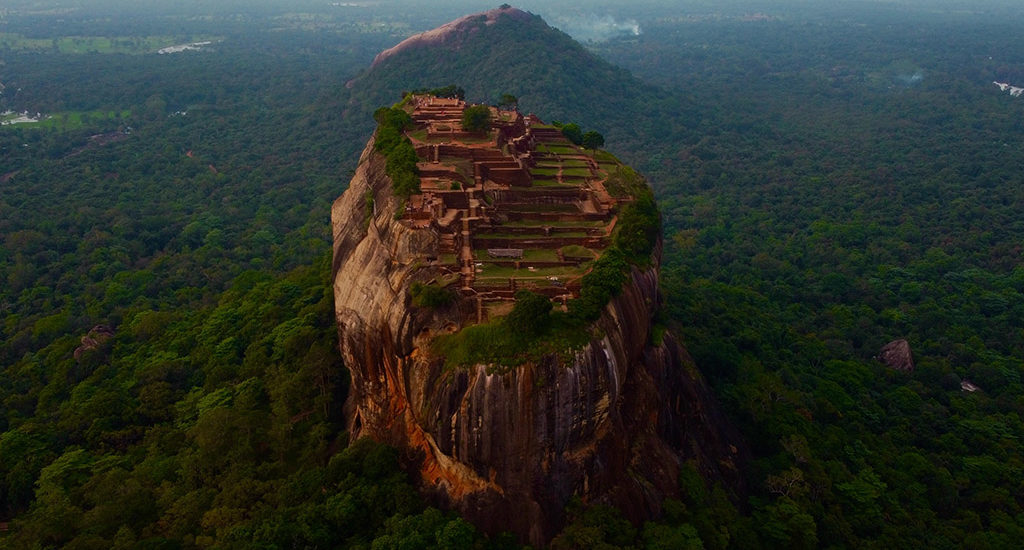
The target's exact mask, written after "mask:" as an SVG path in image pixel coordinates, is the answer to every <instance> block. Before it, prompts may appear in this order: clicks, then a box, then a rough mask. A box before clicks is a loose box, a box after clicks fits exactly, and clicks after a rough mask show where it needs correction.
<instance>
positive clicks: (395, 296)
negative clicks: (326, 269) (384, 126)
mask: <svg viewBox="0 0 1024 550" xmlns="http://www.w3.org/2000/svg"><path fill="white" fill-rule="evenodd" d="M399 204H400V201H399V200H398V199H396V198H395V197H394V196H393V195H392V193H391V182H390V180H389V178H388V177H387V175H386V174H385V160H384V158H383V157H382V156H381V155H379V154H378V153H376V152H375V151H374V149H373V141H372V140H371V142H370V144H369V145H367V147H366V149H365V151H364V152H363V154H362V156H361V158H360V161H359V166H358V169H357V171H356V173H355V176H354V178H353V179H352V182H351V184H350V186H349V188H348V190H347V191H346V192H345V193H344V194H343V195H342V196H341V197H340V198H339V199H338V200H337V201H336V202H335V203H334V205H333V209H332V225H333V232H334V264H333V275H334V293H335V304H336V305H335V308H336V315H337V323H338V331H339V339H340V348H341V352H342V354H343V356H344V360H345V363H346V365H347V367H348V368H349V369H350V371H351V376H352V385H351V393H350V395H349V400H348V403H347V405H346V412H347V419H348V423H349V430H350V433H351V437H352V438H353V439H355V438H359V437H371V438H374V439H376V440H380V441H384V442H387V443H390V444H392V445H395V446H397V447H399V448H400V449H403V450H404V451H405V457H406V463H407V465H408V466H409V468H410V469H411V470H413V471H414V472H416V473H417V475H418V476H419V478H420V480H421V482H422V483H421V484H422V488H423V490H424V491H425V492H426V493H427V494H429V495H432V496H433V497H435V499H436V501H437V502H438V503H439V504H441V505H445V506H449V507H453V508H455V509H457V510H459V511H460V513H462V514H463V515H464V516H465V517H467V518H468V519H470V520H471V521H473V522H474V523H475V524H476V525H478V526H479V527H480V528H482V529H483V530H485V531H487V532H491V533H494V532H500V531H504V530H512V531H513V532H515V533H517V534H518V535H519V536H520V537H521V538H522V539H523V540H524V541H529V542H532V543H533V544H536V545H543V544H545V543H546V542H547V541H548V540H550V538H551V537H552V536H553V535H554V534H555V533H557V531H558V530H559V529H560V528H561V526H562V524H563V523H564V512H563V510H564V507H565V505H566V504H567V502H568V501H569V500H570V498H571V497H572V496H573V495H579V496H580V497H581V498H582V499H583V500H584V501H588V502H606V503H610V504H613V505H617V506H619V507H620V508H621V509H622V510H623V511H624V512H625V513H626V514H627V515H628V516H629V517H630V518H631V519H632V520H634V521H641V520H643V519H646V518H650V517H652V516H654V515H656V514H657V513H658V512H659V511H660V506H661V503H662V501H663V499H664V498H665V497H668V496H672V495H673V494H675V493H676V492H677V472H678V467H679V465H680V463H681V462H682V461H686V460H690V461H693V462H694V463H695V464H696V465H697V466H698V468H699V469H700V470H701V471H702V472H703V473H705V474H706V475H708V476H711V477H716V478H719V479H722V478H725V480H726V481H727V482H730V484H731V485H732V486H733V487H735V486H737V484H738V483H739V481H738V479H739V475H738V473H737V465H736V462H737V459H738V457H737V451H736V448H735V447H733V446H732V445H731V444H730V442H731V436H727V435H725V434H729V433H731V432H730V430H729V429H728V426H727V423H726V422H725V421H724V419H723V418H721V416H720V414H719V413H717V412H716V409H715V408H714V407H713V406H712V403H711V400H710V398H709V395H708V394H707V391H706V389H705V386H704V385H703V384H702V383H701V382H699V381H698V375H697V374H696V372H695V370H694V369H693V365H692V362H691V360H690V358H689V357H688V356H687V354H686V352H685V350H684V349H683V348H682V347H681V346H680V345H679V344H678V343H677V342H676V341H675V340H673V338H672V337H671V335H665V337H664V338H662V339H661V341H660V342H657V343H652V335H651V330H652V329H651V319H652V316H653V314H654V311H655V309H656V308H657V307H658V303H659V300H660V295H659V291H658V281H657V270H656V269H655V268H650V269H646V270H639V269H634V270H633V272H632V277H630V278H629V280H628V282H627V284H626V285H625V287H624V288H623V289H622V292H621V293H620V294H619V295H618V296H616V297H614V298H613V299H612V300H611V302H610V303H609V304H608V305H607V307H606V308H605V310H604V312H603V314H602V315H601V317H600V319H599V320H598V321H597V323H596V330H595V332H594V334H597V335H599V336H598V337H595V338H594V339H593V340H592V341H591V342H590V343H589V345H587V346H586V347H585V348H584V349H582V350H579V351H577V352H575V353H573V354H572V356H571V357H557V356H550V357H545V358H544V359H543V360H541V361H538V362H536V363H535V364H527V365H523V366H520V367H517V368H514V369H512V370H510V371H507V372H503V373H498V372H493V369H492V370H489V369H488V367H487V366H486V365H476V366H473V367H471V368H460V369H445V368H444V367H443V361H442V360H441V359H440V358H437V357H434V356H432V355H431V354H430V353H429V352H428V344H429V342H430V341H431V340H432V338H434V337H435V336H436V335H438V334H441V333H445V332H451V331H453V330H458V329H459V328H461V326H463V324H464V316H465V313H464V312H462V311H461V310H460V309H459V308H458V307H451V308H440V309H427V308H417V307H415V306H413V305H412V301H411V298H410V294H409V289H410V285H411V284H412V283H413V282H415V281H425V280H429V279H430V278H432V277H433V276H434V275H435V274H433V273H431V270H432V268H431V267H430V265H431V264H430V262H429V261H428V259H429V258H435V257H437V250H438V245H439V243H438V236H437V234H436V233H434V232H432V231H431V230H429V229H417V228H413V227H411V226H410V225H409V224H406V223H402V222H400V221H396V219H395V218H396V216H395V214H396V210H397V209H398V208H399ZM655 254H656V255H657V254H658V251H656V252H655ZM656 259H657V258H655V260H656ZM654 265H657V262H656V261H655V262H654Z"/></svg>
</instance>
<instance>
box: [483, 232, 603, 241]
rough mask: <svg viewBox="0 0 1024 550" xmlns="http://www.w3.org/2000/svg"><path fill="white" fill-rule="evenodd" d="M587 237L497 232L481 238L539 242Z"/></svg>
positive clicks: (579, 235) (567, 233)
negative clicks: (540, 240) (542, 240)
mask: <svg viewBox="0 0 1024 550" xmlns="http://www.w3.org/2000/svg"><path fill="white" fill-rule="evenodd" d="M586 236H588V235H587V232H586V231H565V232H561V233H556V234H554V235H551V236H550V237H548V236H546V235H544V233H536V234H525V235H524V234H522V233H500V232H497V231H495V232H494V233H481V234H480V237H482V238H486V239H510V240H519V239H532V240H537V239H544V238H550V239H556V238H563V237H586Z"/></svg>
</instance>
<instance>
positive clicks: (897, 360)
mask: <svg viewBox="0 0 1024 550" xmlns="http://www.w3.org/2000/svg"><path fill="white" fill-rule="evenodd" d="M877 359H878V360H879V361H881V362H883V363H885V365H886V366H887V367H889V368H893V369H896V370H898V371H902V372H912V371H913V370H914V356H913V355H912V354H911V353H910V344H909V343H907V341H906V340H893V341H892V342H889V343H888V344H886V345H884V346H882V349H881V351H879V352H878V357H877Z"/></svg>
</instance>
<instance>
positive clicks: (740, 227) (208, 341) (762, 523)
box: [0, 0, 1024, 548]
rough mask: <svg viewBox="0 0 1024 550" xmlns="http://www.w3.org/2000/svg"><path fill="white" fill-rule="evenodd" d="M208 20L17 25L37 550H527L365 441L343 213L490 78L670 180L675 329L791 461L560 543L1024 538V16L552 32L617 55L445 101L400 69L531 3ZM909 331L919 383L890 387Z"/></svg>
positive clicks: (22, 334)
mask: <svg viewBox="0 0 1024 550" xmlns="http://www.w3.org/2000/svg"><path fill="white" fill-rule="evenodd" d="M208 4H209V3H206V2H184V3H181V2H176V3H172V4H167V3H157V2H145V3H143V2H140V3H130V4H128V3H120V2H113V1H111V2H99V1H89V2H86V1H81V2H70V3H62V4H61V5H60V6H58V7H55V6H51V5H48V4H47V3H46V2H36V1H31V2H30V1H27V0H15V1H11V2H7V3H5V6H4V7H3V8H0V113H6V112H7V111H12V113H10V114H4V115H2V118H0V121H4V122H7V121H12V120H14V119H15V118H17V117H18V116H21V115H22V113H23V112H28V113H29V115H31V117H30V118H32V119H36V113H38V114H39V117H38V121H37V122H26V123H19V124H4V125H2V126H0V319H2V323H0V342H2V347H0V523H3V524H8V526H7V530H6V531H0V545H2V546H9V547H12V548H31V547H34V546H37V545H39V546H42V547H60V546H68V547H72V548H114V547H118V548H120V547H147V546H152V547H161V548H163V547H166V548H200V547H204V548H205V547H211V546H217V547H239V548H242V547H245V548H251V547H254V546H255V547H266V548H277V547H290V546H313V545H320V546H345V547H364V548H371V547H372V548H391V547H398V546H402V545H407V546H406V547H438V548H462V547H465V548H472V547H477V546H480V545H489V546H493V547H509V546H514V545H513V544H512V542H511V541H510V540H508V539H505V538H497V539H493V540H489V541H487V540H485V539H484V537H482V535H480V534H479V533H478V532H476V531H475V530H474V528H473V527H472V526H470V525H468V524H467V523H465V522H464V521H462V520H460V519H458V518H456V517H454V516H452V515H449V514H444V513H441V512H439V511H437V510H436V509H433V508H430V507H428V506H427V504H425V503H424V502H423V501H422V500H421V499H420V497H418V496H417V495H416V493H415V491H414V489H413V486H412V484H411V482H410V480H409V479H408V478H407V477H406V476H405V475H404V474H403V473H401V470H400V469H399V467H398V464H399V463H400V459H401V457H399V456H397V454H396V453H395V451H394V450H391V449H387V448H383V447H380V446H375V445H372V444H369V443H365V442H364V443H360V444H358V445H354V446H348V445H347V437H346V434H345V433H344V432H343V425H342V422H341V414H342V412H341V403H342V401H343V399H344V395H345V392H346V388H347V381H346V377H345V371H344V369H343V366H342V365H341V364H340V360H339V358H338V354H337V352H336V347H335V330H334V327H333V318H332V311H333V309H332V302H331V300H332V298H331V296H332V294H331V288H330V283H329V269H330V262H329V255H330V235H329V230H328V220H327V217H328V211H329V205H330V202H331V201H332V200H333V199H334V198H335V197H336V196H337V195H338V194H340V193H341V191H342V190H343V189H344V187H345V184H346V182H347V179H348V173H349V171H350V170H351V169H352V168H353V167H354V165H355V162H356V160H357V158H358V154H359V151H360V150H361V149H362V148H363V146H364V144H365V143H366V139H367V137H368V136H369V132H370V131H371V130H372V128H373V124H374V121H373V119H372V116H371V114H372V110H373V109H374V108H376V107H377V106H379V105H380V104H382V103H383V102H384V101H387V100H389V99H393V98H394V97H395V95H394V92H395V91H398V90H404V89H413V88H417V87H421V86H441V85H446V84H450V83H453V82H454V83H457V84H459V85H461V86H463V87H465V88H466V90H467V92H468V94H469V95H470V96H471V97H470V99H475V100H483V101H490V102H497V101H499V100H500V95H501V94H505V93H511V94H514V95H515V96H516V97H517V98H518V99H519V106H520V108H522V109H524V110H533V111H536V112H537V113H538V114H542V115H543V116H545V118H562V119H563V120H565V121H572V122H576V123H579V124H580V125H581V126H582V127H585V128H594V129H596V130H597V131H599V132H601V133H602V134H603V135H604V136H606V137H607V144H606V145H605V148H607V149H608V150H610V151H612V152H614V153H616V154H617V155H621V156H622V158H623V159H625V160H626V161H627V162H629V163H630V164H633V165H635V166H637V167H638V168H640V169H641V170H642V171H643V172H644V173H645V174H646V175H647V177H648V179H649V181H650V182H651V184H652V186H653V187H654V189H655V193H656V196H657V198H658V200H659V206H660V209H661V211H662V213H663V226H664V231H665V237H666V249H665V259H664V265H663V271H662V276H663V277H662V278H663V281H662V285H663V290H664V293H665V296H666V304H665V308H664V312H663V314H662V316H661V319H660V320H659V321H660V322H661V323H663V324H665V325H667V326H669V327H671V328H673V329H674V330H677V331H679V332H680V333H681V334H682V335H683V337H684V340H685V342H686V344H687V347H688V348H689V350H690V352H691V353H692V354H693V355H694V356H695V358H696V361H697V364H698V365H699V366H700V368H701V369H702V371H703V373H704V375H705V376H706V378H707V379H708V380H709V381H710V382H711V384H712V386H713V387H714V389H715V392H716V395H717V396H718V398H719V399H720V400H721V402H722V403H723V405H724V406H725V409H726V410H727V411H728V413H729V415H730V417H731V418H732V420H733V421H734V422H735V423H736V424H737V425H738V426H739V427H740V429H741V431H742V433H743V434H744V436H745V438H746V440H747V441H748V443H749V445H750V450H751V453H752V456H753V457H754V458H753V461H752V463H751V464H750V466H749V472H748V486H749V495H746V496H745V497H743V498H740V499H738V500H733V501H730V499H729V498H727V497H726V491H725V490H724V489H723V488H722V487H719V486H717V485H716V484H715V483H714V482H713V481H705V480H701V479H700V478H699V477H697V475H696V472H693V471H690V470H688V469H687V468H686V467H684V475H683V476H682V478H683V481H682V487H681V489H682V494H683V495H684V496H683V497H682V498H681V499H680V500H679V501H673V502H670V503H667V504H666V507H665V509H666V514H665V516H664V517H663V518H661V519H660V520H659V521H657V522H653V523H649V524H647V525H643V526H631V525H629V524H628V523H624V522H623V521H621V518H619V517H618V516H617V513H616V512H615V511H614V510H612V509H608V508H604V507H601V506H596V507H587V506H584V505H583V504H582V503H573V504H571V505H570V512H571V515H572V517H573V518H574V522H573V523H572V524H571V525H570V526H568V527H567V528H566V530H565V532H564V533H563V534H562V535H560V536H559V538H557V539H556V541H555V542H554V546H556V547H560V548H576V547H580V548H582V547H594V546H596V545H597V544H599V543H604V544H608V545H610V547H643V548H663V547H694V548H696V547H701V546H703V547H706V548H727V547H757V546H764V547H818V546H833V547H849V546H863V545H866V546H879V547H906V546H920V545H925V544H926V545H929V546H934V547H939V548H959V547H979V548H984V547H1012V546H1014V545H1015V543H1016V541H1018V540H1020V538H1021V536H1022V535H1024V510H1022V505H1024V484H1022V481H1021V480H1022V479H1024V471H1022V470H1024V452H1022V448H1021V438H1022V437H1024V422H1022V415H1024V384H1022V380H1021V377H1022V374H1024V365H1022V358H1024V330H1022V328H1021V324H1020V319H1022V318H1024V267H1022V266H1021V253H1022V249H1021V242H1024V220H1022V218H1021V216H1020V212H1021V211H1022V208H1024V185H1022V181H1021V179H1022V174H1021V172H1020V167H1021V166H1024V158H1022V155H1024V148H1022V147H1021V143H1022V139H1024V116H1022V115H1024V97H1015V96H1013V95H1011V94H1010V93H1009V92H1007V91H1002V90H1000V88H999V87H997V86H996V85H994V84H993V82H994V81H997V82H1004V83H1008V84H1009V85H1012V86H1018V87H1024V33H1022V32H1021V31H1022V30H1024V13H1022V12H1021V9H1020V7H1019V5H1018V4H1017V3H1013V2H985V3H978V2H961V3H956V2H948V3H937V2H924V1H921V2H900V3H884V2H862V3H848V2H844V3H837V4H836V5H827V6H826V5H824V4H819V3H808V2H794V3H784V4H779V3H774V2H761V3H754V2H747V3H739V2H737V3H730V4H726V5H720V3H717V2H715V3H711V2H705V3H700V2H694V3H688V4H685V5H683V6H682V7H680V6H677V5H676V4H672V6H670V7H666V5H665V4H663V3H659V2H640V3H635V4H633V3H631V4H630V5H629V6H628V7H627V6H626V5H625V4H623V3H618V2H603V3H602V2H597V3H593V4H592V6H591V8H590V9H591V10H592V11H593V13H581V12H579V11H578V10H577V11H574V10H573V9H571V8H568V7H564V6H562V5H560V4H558V3H543V4H541V3H538V4H537V5H536V6H534V5H529V4H526V5H524V6H523V7H524V8H526V9H529V10H532V11H534V12H535V13H539V14H541V15H543V16H545V18H546V19H548V20H549V21H554V22H558V21H565V22H569V21H573V22H575V24H576V25H577V27H576V28H577V29H578V28H583V26H586V25H589V26H590V28H592V29H597V28H599V26H600V25H604V24H605V23H608V22H609V21H610V22H611V24H610V26H608V25H605V26H603V27H600V28H602V29H604V28H611V29H613V31H610V32H609V33H607V34H606V35H602V34H594V35H589V36H588V38H589V39H590V40H591V41H589V42H587V43H586V47H587V48H588V49H589V51H590V52H591V54H592V55H593V57H581V55H582V54H578V53H577V52H578V50H576V49H575V48H578V46H575V45H573V44H572V43H571V41H569V40H568V36H566V35H564V34H561V33H559V32H558V31H551V32H552V33H553V34H545V35H544V36H550V37H551V38H550V40H547V41H544V44H539V43H537V44H534V45H533V46H531V47H538V48H539V47H542V46H550V45H552V44H554V45H556V46H557V47H556V48H555V49H554V50H549V51H550V52H551V56H549V57H548V58H532V59H528V63H523V64H522V65H517V70H515V71H512V70H508V68H509V65H507V64H497V65H488V64H486V63H483V64H479V63H477V64H474V63H471V62H470V61H467V60H465V58H460V59H456V60H455V61H453V62H454V63H456V64H455V65H453V67H455V68H456V69H458V70H456V71H454V72H449V73H446V74H443V75H439V76H437V77H436V78H437V80H438V81H431V82H409V80H410V79H413V78H415V77H416V75H417V74H419V73H416V72H415V71H411V70H406V68H404V67H402V66H393V67H390V68H388V69H387V70H386V71H379V72H378V73H377V74H375V73H374V72H373V71H367V67H368V66H369V64H370V62H371V60H372V59H373V57H374V55H375V54H376V53H377V52H379V51H380V50H382V49H384V48H386V47H389V46H391V45H393V44H395V43H397V42H398V41H399V40H401V39H402V38H404V37H406V36H408V35H409V34H411V33H412V32H415V31H420V30H425V29H426V28H429V27H432V26H434V25H437V24H441V23H443V22H445V21H447V20H448V19H452V18H454V17H457V16H459V15H463V14H465V13H468V12H472V11H476V10H479V9H485V8H489V7H493V6H490V5H481V4H479V3H475V2H468V1H467V2H453V3H446V4H444V5H442V6H440V7H437V8H435V7H431V8H430V9H426V8H422V7H420V8H417V7H415V6H413V7H410V6H408V5H406V4H402V3H398V2H381V3H376V4H373V5H369V4H363V3H359V2H354V3H344V2H339V3H321V2H311V1H307V2H295V3H289V4H288V5H287V6H284V5H283V4H279V3H274V2H263V3H258V4H254V3H251V2H218V3H215V4H214V5H213V6H210V5H208ZM350 4H351V5H350ZM399 8H400V9H399ZM669 8H671V9H669ZM114 10H117V11H116V12H115V11H114ZM115 14H116V16H114V15H115ZM197 14H199V15H197ZM590 15H594V16H595V17H590ZM633 21H635V23H636V25H637V31H636V32H632V31H629V32H625V33H623V32H619V31H617V30H615V29H620V28H630V29H632V28H633V27H632V26H631V24H632V23H630V22H633ZM624 23H629V25H627V26H626V27H622V24H624ZM616 25H618V26H616ZM566 28H567V29H569V30H572V29H573V27H572V26H571V25H566ZM503 32H504V31H503ZM537 32H538V33H540V32H544V33H547V32H548V31H541V30H538V31H537ZM531 36H537V33H533V34H531ZM595 37H596V38H595ZM522 38H523V37H521V36H515V34H514V33H511V34H509V35H507V36H505V35H503V36H502V37H501V40H507V41H508V44H507V45H509V46H510V47H511V46H513V45H519V46H521V45H522V44H526V43H528V41H525V40H521V39H522ZM604 38H606V39H604ZM207 41H208V42H210V44H208V45H205V46H202V47H200V48H198V49H195V50H187V51H181V52H178V53H171V54H158V53H156V50H158V49H159V48H163V47H167V46H173V45H181V44H189V43H193V42H207ZM559 50H561V54H563V55H565V57H560V56H559ZM513 51H514V50H513ZM567 54H572V55H567ZM587 55H590V54H587ZM581 59H582V60H583V61H582V62H581V61H580V60H581ZM605 62H611V63H613V64H614V65H617V66H618V67H622V68H617V67H615V66H613V65H611V64H606V63H605ZM545 63H550V64H552V65H554V66H557V67H559V68H560V70H558V71H550V70H546V69H545V66H544V64H545ZM531 64H532V66H533V67H534V69H533V70H532V71H531V70H530V69H529V67H530V66H531ZM439 67H440V66H439ZM422 68H423V67H420V69H422ZM428 68H429V67H428ZM445 68H447V69H451V67H448V66H445ZM474 71H479V72H474ZM495 75H500V78H497V77H496V76H495ZM566 77H568V78H569V79H571V80H572V82H574V83H575V87H573V86H569V85H566V84H564V83H563V81H561V80H559V79H560V78H566ZM484 78H487V80H483V79H484ZM346 84H350V85H351V87H347V86H346ZM474 94H475V95H476V96H478V97H472V96H473V95H474ZM99 326H103V327H109V329H110V331H112V333H111V332H110V331H108V330H107V329H105V328H104V329H100V328H98V327H99ZM83 337H85V339H84V340H83ZM899 338H903V339H907V340H908V341H909V343H910V345H911V348H912V350H913V354H914V359H915V361H916V363H917V368H916V370H914V371H913V372H910V373H900V372H896V371H892V370H889V369H887V368H886V367H884V366H882V365H881V364H880V363H878V362H877V361H876V360H875V359H874V356H875V355H877V354H878V351H879V349H880V348H881V346H882V345H883V344H885V343H886V342H888V341H890V340H894V339H899ZM76 350H77V352H76ZM964 381H969V382H971V383H972V384H974V386H976V387H978V388H980V390H979V391H974V392H971V391H966V390H964V389H962V388H963V387H964V386H962V383H963V382H964ZM409 545H411V546H409Z"/></svg>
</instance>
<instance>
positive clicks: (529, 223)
mask: <svg viewBox="0 0 1024 550" xmlns="http://www.w3.org/2000/svg"><path fill="white" fill-rule="evenodd" d="M502 225H503V226H506V227H605V226H607V225H608V223H607V222H603V221H578V222H560V221H543V220H520V221H514V222H506V223H503V224H502Z"/></svg>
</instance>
